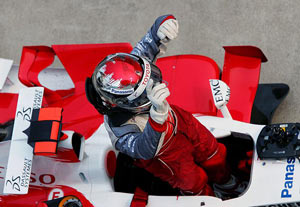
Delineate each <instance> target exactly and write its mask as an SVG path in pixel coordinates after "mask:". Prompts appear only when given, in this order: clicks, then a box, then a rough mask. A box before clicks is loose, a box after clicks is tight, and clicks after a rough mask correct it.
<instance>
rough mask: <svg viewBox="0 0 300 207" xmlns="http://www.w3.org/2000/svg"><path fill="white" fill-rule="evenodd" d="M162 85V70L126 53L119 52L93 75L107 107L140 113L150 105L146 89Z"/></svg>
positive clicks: (93, 81) (102, 62)
mask: <svg viewBox="0 0 300 207" xmlns="http://www.w3.org/2000/svg"><path fill="white" fill-rule="evenodd" d="M150 78H151V79H153V81H154V84H155V83H157V82H160V83H161V82H162V74H161V71H160V69H159V68H158V67H157V66H155V65H154V64H152V63H151V62H149V61H147V60H146V59H144V58H142V57H139V56H136V55H132V54H127V53H116V54H112V55H109V56H107V57H106V58H105V59H104V60H103V61H101V62H100V63H99V64H98V65H97V67H96V69H95V71H94V73H93V75H92V85H93V88H94V89H95V91H96V92H97V94H98V95H99V96H100V98H101V99H102V101H103V102H104V105H109V107H110V108H114V107H119V108H122V109H126V110H128V111H131V112H134V113H137V112H142V111H145V110H148V109H149V107H150V106H151V103H150V100H149V99H148V98H147V94H146V86H147V83H148V81H149V80H150Z"/></svg>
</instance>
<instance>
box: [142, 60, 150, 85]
mask: <svg viewBox="0 0 300 207" xmlns="http://www.w3.org/2000/svg"><path fill="white" fill-rule="evenodd" d="M150 74H151V68H150V64H149V63H146V64H145V77H144V79H143V81H142V84H143V85H147V83H148V81H149V79H150Z"/></svg>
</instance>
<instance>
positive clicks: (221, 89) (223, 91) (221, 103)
mask: <svg viewBox="0 0 300 207" xmlns="http://www.w3.org/2000/svg"><path fill="white" fill-rule="evenodd" d="M209 84H210V88H211V92H212V95H213V99H214V103H215V106H216V107H217V109H219V110H220V111H221V112H222V114H223V117H224V118H228V119H232V117H231V115H230V112H229V110H228V108H227V106H226V104H227V103H228V101H229V98H230V88H229V87H228V86H227V84H226V83H224V82H223V81H221V80H218V79H210V80H209Z"/></svg>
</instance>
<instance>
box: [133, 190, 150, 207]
mask: <svg viewBox="0 0 300 207" xmlns="http://www.w3.org/2000/svg"><path fill="white" fill-rule="evenodd" d="M147 203H148V193H147V192H145V191H143V190H142V189H141V188H139V187H136V189H135V192H134V195H133V198H132V201H131V204H130V207H145V206H146V205H147Z"/></svg>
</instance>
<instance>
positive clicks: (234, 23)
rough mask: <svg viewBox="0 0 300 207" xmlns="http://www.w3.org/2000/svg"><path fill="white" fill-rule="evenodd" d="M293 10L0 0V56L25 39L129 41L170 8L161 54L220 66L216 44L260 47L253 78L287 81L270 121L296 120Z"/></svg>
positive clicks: (258, 5) (195, 0)
mask: <svg viewBox="0 0 300 207" xmlns="http://www.w3.org/2000/svg"><path fill="white" fill-rule="evenodd" d="M299 10H300V4H299V2H298V1H286V0H278V1H273V0H251V1H249V0H210V1H206V0H184V1H182V0H164V1H161V0H151V1H146V0H130V1H129V0H127V1H126V0H110V1H103V0H52V1H47V0H24V1H20V0H0V57H3V58H10V59H13V60H14V61H15V63H16V64H18V63H19V60H20V55H21V50H22V46H24V45H52V44H72V43H108V42H130V43H132V44H133V45H135V44H136V42H137V41H138V40H140V38H141V37H142V36H143V35H144V34H145V32H146V31H147V30H148V29H149V28H150V26H151V25H152V23H153V22H154V20H155V19H156V17H158V16H160V15H162V14H168V13H172V14H174V15H175V16H176V17H177V19H178V21H179V30H180V32H179V36H178V38H177V39H176V40H174V41H173V42H172V43H170V44H169V47H168V52H167V54H166V55H175V54H201V55H206V56H208V57H211V58H213V59H214V60H215V61H216V62H217V63H218V65H219V67H220V68H222V67H223V59H224V50H223V48H222V46H225V45H227V46H228V45H254V46H257V47H259V48H261V50H262V51H263V52H264V54H265V55H266V56H267V58H268V60H269V61H268V62H267V63H264V64H263V65H262V72H261V77H260V82H261V83H281V82H283V83H288V84H289V86H290V93H289V95H288V96H287V98H286V99H285V101H284V102H283V103H282V105H281V106H280V107H279V108H278V110H277V111H276V113H275V115H274V118H273V122H274V123H278V122H296V121H300V118H299V114H300V106H299V102H300V89H298V84H297V83H298V79H299V77H300V72H299V69H300V59H299V54H300V43H299V40H300V27H299V25H300V12H299ZM54 66H59V62H58V61H56V62H55V64H54ZM189 75H191V74H189V73H188V72H187V76H189Z"/></svg>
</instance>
